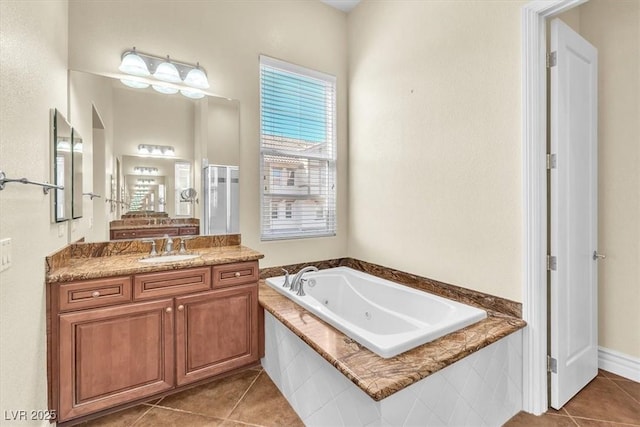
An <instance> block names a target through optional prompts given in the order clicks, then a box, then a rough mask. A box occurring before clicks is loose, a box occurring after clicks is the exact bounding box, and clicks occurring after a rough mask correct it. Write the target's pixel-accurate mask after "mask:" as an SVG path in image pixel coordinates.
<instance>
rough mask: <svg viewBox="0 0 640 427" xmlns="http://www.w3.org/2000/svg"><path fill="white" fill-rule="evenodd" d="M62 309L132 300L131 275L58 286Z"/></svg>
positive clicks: (101, 305) (99, 305) (75, 308)
mask: <svg viewBox="0 0 640 427" xmlns="http://www.w3.org/2000/svg"><path fill="white" fill-rule="evenodd" d="M58 298H59V306H60V311H69V310H78V309H82V308H91V307H104V306H107V305H114V304H122V303H126V302H129V301H131V277H128V276H127V277H111V278H108V279H97V280H87V281H82V282H73V283H65V284H62V285H59V286H58Z"/></svg>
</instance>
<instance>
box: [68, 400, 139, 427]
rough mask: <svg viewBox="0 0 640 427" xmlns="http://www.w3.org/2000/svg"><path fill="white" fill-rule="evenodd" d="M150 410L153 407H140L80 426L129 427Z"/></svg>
mask: <svg viewBox="0 0 640 427" xmlns="http://www.w3.org/2000/svg"><path fill="white" fill-rule="evenodd" d="M149 409H151V407H149V406H146V405H138V406H134V407H133V408H129V409H125V410H123V411H119V412H115V413H113V414H109V415H105V416H104V417H101V418H98V419H95V420H93V421H87V422H84V423H82V424H80V425H81V426H86V427H128V426H130V425H133V423H135V422H136V420H137V419H138V418H140V417H142V416H143V415H144V414H145V412H147V411H148V410H149Z"/></svg>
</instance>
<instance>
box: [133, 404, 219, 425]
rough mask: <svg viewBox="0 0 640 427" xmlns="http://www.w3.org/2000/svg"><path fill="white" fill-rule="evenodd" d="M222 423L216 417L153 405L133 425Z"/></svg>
mask: <svg viewBox="0 0 640 427" xmlns="http://www.w3.org/2000/svg"><path fill="white" fill-rule="evenodd" d="M223 423H224V420H221V419H218V418H213V417H206V416H204V415H197V414H191V413H188V412H181V411H174V410H172V409H165V408H161V407H158V406H155V407H153V408H151V410H150V411H149V412H147V413H146V414H145V415H144V416H143V417H142V418H140V419H139V420H138V421H137V422H136V423H135V427H187V426H188V427H220V426H222V425H223Z"/></svg>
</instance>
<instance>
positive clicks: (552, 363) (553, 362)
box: [547, 355, 558, 374]
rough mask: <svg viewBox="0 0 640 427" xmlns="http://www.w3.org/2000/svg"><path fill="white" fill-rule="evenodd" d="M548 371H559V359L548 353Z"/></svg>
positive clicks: (555, 372)
mask: <svg viewBox="0 0 640 427" xmlns="http://www.w3.org/2000/svg"><path fill="white" fill-rule="evenodd" d="M547 372H551V373H554V374H557V373H558V360H557V359H554V358H553V357H551V356H549V355H547Z"/></svg>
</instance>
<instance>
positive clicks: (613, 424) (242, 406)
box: [81, 369, 640, 427]
mask: <svg viewBox="0 0 640 427" xmlns="http://www.w3.org/2000/svg"><path fill="white" fill-rule="evenodd" d="M81 425H83V426H87V427H89V426H91V427H93V426H96V427H98V426H100V427H126V426H135V427H163V426H167V427H169V426H176V427H192V426H193V427H200V426H221V427H242V426H264V427H297V426H302V425H303V424H302V421H301V420H300V418H299V417H298V416H297V415H296V413H295V412H294V411H293V409H291V407H290V406H289V404H288V403H287V401H286V400H285V398H284V397H283V396H282V394H281V393H280V391H279V390H278V389H277V388H276V386H275V385H274V384H273V382H271V380H270V379H269V377H268V376H267V374H265V373H264V371H262V370H261V369H249V370H247V371H244V372H240V373H238V374H235V375H233V376H230V377H227V378H223V379H220V380H218V381H214V382H211V383H209V384H204V385H201V386H198V387H195V388H193V389H190V390H186V391H183V392H182V393H178V394H175V395H172V396H168V397H165V398H162V399H159V400H157V401H153V402H148V403H144V404H141V405H138V406H135V407H133V408H130V409H126V410H124V411H120V412H116V413H114V414H111V415H107V416H104V417H102V418H99V419H97V420H94V421H89V422H86V423H83V424H81ZM505 426H506V427H520V426H526V427H547V426H548V427H555V426H558V427H565V426H566V427H624V426H640V383H637V382H634V381H630V380H628V379H626V378H622V377H619V376H617V375H615V374H612V373H610V372H606V371H602V370H601V371H599V373H598V376H597V377H596V378H595V379H594V380H593V381H592V382H591V383H589V385H588V386H587V387H585V388H584V389H583V390H582V391H581V392H580V393H578V395H576V396H575V397H574V398H573V399H571V401H570V402H569V403H567V404H566V405H565V407H564V408H562V409H561V410H560V411H556V410H554V409H550V410H549V412H547V413H546V414H544V415H542V416H540V417H536V416H533V415H530V414H526V413H524V412H521V413H519V414H518V415H516V416H515V417H513V418H512V419H511V420H509V421H508V422H507V423H506V424H505Z"/></svg>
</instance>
